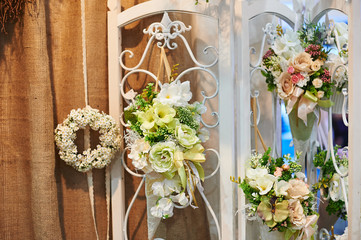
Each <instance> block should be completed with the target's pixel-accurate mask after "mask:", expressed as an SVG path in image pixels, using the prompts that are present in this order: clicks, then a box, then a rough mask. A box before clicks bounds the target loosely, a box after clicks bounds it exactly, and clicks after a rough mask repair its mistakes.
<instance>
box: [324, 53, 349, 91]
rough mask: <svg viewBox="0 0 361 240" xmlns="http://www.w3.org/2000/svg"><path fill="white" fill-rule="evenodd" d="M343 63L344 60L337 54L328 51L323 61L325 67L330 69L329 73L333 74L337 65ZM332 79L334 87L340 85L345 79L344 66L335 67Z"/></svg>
mask: <svg viewBox="0 0 361 240" xmlns="http://www.w3.org/2000/svg"><path fill="white" fill-rule="evenodd" d="M346 61H347V60H346ZM345 64H346V62H345V60H344V59H342V58H341V57H340V56H339V55H337V54H333V53H330V54H328V58H327V61H326V62H325V67H327V68H328V69H329V70H330V74H334V72H335V70H336V68H337V67H338V66H340V65H345ZM345 66H346V65H345ZM346 68H347V66H346ZM333 80H334V81H335V85H336V87H339V86H341V85H342V84H343V82H344V81H346V80H347V76H346V69H345V68H344V67H339V68H337V70H336V72H335V74H334V75H333Z"/></svg>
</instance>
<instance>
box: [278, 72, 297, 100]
mask: <svg viewBox="0 0 361 240" xmlns="http://www.w3.org/2000/svg"><path fill="white" fill-rule="evenodd" d="M293 90H294V85H293V83H292V79H291V74H289V73H288V72H283V73H282V74H281V76H280V77H279V78H278V83H277V91H278V95H279V97H280V98H281V99H285V98H287V97H289V96H290V95H291V94H292V93H293Z"/></svg>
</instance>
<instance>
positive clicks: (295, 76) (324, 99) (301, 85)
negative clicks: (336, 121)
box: [262, 25, 334, 125]
mask: <svg viewBox="0 0 361 240" xmlns="http://www.w3.org/2000/svg"><path fill="white" fill-rule="evenodd" d="M277 32H278V36H277V37H276V39H275V41H274V45H273V46H272V48H270V49H269V50H268V51H267V53H266V54H265V55H264V56H263V62H262V63H263V66H264V67H265V69H266V71H265V72H263V75H264V76H265V77H266V82H267V84H268V90H269V91H274V90H275V91H276V92H277V94H278V96H279V97H280V98H281V99H283V100H285V102H287V103H286V110H287V113H288V114H290V113H291V111H292V110H293V109H294V111H295V112H296V114H297V117H298V118H300V119H302V120H303V122H304V123H305V124H306V125H307V122H308V114H309V113H311V112H313V111H314V109H315V107H316V106H320V107H324V108H328V107H330V106H332V102H331V100H330V97H331V95H332V87H333V86H334V83H332V82H331V74H330V72H329V69H328V68H327V67H326V65H325V62H326V60H327V57H328V53H329V52H328V51H326V50H325V49H324V47H323V45H322V44H323V42H324V39H325V37H326V36H327V34H326V28H325V27H324V26H323V25H318V26H314V25H306V26H305V27H304V28H303V29H302V30H301V31H299V32H293V31H292V30H287V31H286V32H285V33H283V30H282V29H281V28H280V27H278V28H277Z"/></svg>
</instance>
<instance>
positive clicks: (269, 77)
mask: <svg viewBox="0 0 361 240" xmlns="http://www.w3.org/2000/svg"><path fill="white" fill-rule="evenodd" d="M261 73H262V75H263V76H264V77H265V78H266V83H267V88H268V91H270V92H272V91H273V90H275V89H276V88H277V85H276V84H275V77H274V76H273V74H272V72H270V71H268V70H266V71H261Z"/></svg>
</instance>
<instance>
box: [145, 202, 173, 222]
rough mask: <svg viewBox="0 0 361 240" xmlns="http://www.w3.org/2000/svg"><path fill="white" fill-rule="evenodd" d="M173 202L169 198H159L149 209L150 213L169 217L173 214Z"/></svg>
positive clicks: (160, 216)
mask: <svg viewBox="0 0 361 240" xmlns="http://www.w3.org/2000/svg"><path fill="white" fill-rule="evenodd" d="M173 208H174V203H173V202H172V200H171V199H170V198H161V199H159V201H158V202H157V204H156V205H155V206H154V207H152V208H151V209H150V213H151V214H152V215H153V216H154V217H158V218H163V219H166V218H169V217H172V216H173Z"/></svg>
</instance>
